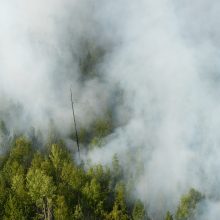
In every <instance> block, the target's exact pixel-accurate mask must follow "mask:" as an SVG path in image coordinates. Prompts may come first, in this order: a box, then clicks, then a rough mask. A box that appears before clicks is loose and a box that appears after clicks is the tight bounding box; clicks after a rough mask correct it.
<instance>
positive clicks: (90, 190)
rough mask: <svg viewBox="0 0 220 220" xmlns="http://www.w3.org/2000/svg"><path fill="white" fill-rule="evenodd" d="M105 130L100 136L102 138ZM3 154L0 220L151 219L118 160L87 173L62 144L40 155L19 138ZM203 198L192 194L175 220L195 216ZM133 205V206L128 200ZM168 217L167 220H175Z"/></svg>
mask: <svg viewBox="0 0 220 220" xmlns="http://www.w3.org/2000/svg"><path fill="white" fill-rule="evenodd" d="M101 127H102V126H100V127H99V128H100V131H98V130H99V129H97V133H99V134H100V136H102V135H106V133H105V132H104V133H102V129H101ZM8 149H9V151H8V152H7V153H5V154H3V155H2V158H1V166H0V219H5V220H6V219H7V220H14V219H18V220H19V219H21V220H26V219H35V220H37V219H39V220H42V219H44V220H52V219H54V220H72V219H73V220H74V219H75V220H83V219H86V220H87V219H89V220H90V219H91V220H93V219H94V220H95V219H106V220H128V219H132V220H147V219H149V217H148V215H147V210H146V209H145V207H144V204H143V203H142V202H141V201H139V200H137V201H136V202H133V200H132V199H131V197H130V193H131V192H128V191H131V190H132V187H129V188H128V186H130V185H129V184H128V183H126V184H125V182H124V179H123V171H122V168H121V166H120V161H119V158H118V157H117V155H114V157H113V160H112V168H111V169H110V168H108V167H106V166H102V165H100V164H97V165H93V166H90V167H89V168H87V169H85V168H84V165H82V164H81V165H77V164H76V163H75V161H74V160H73V158H74V156H73V155H72V154H71V152H70V151H69V150H68V149H67V148H66V147H65V145H64V144H63V143H62V141H59V142H56V143H51V144H48V145H47V150H46V151H44V152H41V151H40V150H39V148H38V151H37V150H36V146H34V145H33V143H32V142H31V141H30V140H28V139H27V138H25V137H17V138H15V139H14V141H13V143H12V145H10V146H8ZM202 199H203V196H202V195H201V193H199V192H198V191H196V190H194V189H191V190H190V191H189V193H188V194H187V195H184V196H183V197H182V199H181V202H180V204H179V206H178V209H177V212H176V219H177V220H186V219H190V218H192V217H193V216H194V211H195V209H196V206H197V204H198V202H200V201H201V200H202ZM128 200H129V201H128ZM172 219H173V217H172V215H171V214H170V213H169V212H167V214H166V216H165V220H172Z"/></svg>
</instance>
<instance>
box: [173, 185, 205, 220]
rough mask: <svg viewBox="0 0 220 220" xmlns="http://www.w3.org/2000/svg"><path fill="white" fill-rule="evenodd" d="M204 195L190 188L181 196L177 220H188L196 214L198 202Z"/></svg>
mask: <svg viewBox="0 0 220 220" xmlns="http://www.w3.org/2000/svg"><path fill="white" fill-rule="evenodd" d="M203 198H204V196H203V195H202V194H201V193H200V192H198V191H197V190H195V189H190V191H189V193H188V194H186V195H184V196H183V197H182V198H181V201H180V204H179V206H178V209H177V212H176V219H177V220H187V219H190V218H192V217H193V216H194V214H195V209H196V206H197V204H198V203H199V202H200V201H201V200H202V199H203Z"/></svg>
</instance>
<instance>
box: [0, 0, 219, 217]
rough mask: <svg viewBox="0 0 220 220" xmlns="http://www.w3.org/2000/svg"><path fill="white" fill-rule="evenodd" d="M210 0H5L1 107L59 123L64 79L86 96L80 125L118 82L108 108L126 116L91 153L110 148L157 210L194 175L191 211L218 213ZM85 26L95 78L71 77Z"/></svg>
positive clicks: (215, 38) (215, 12) (98, 155)
mask: <svg viewBox="0 0 220 220" xmlns="http://www.w3.org/2000/svg"><path fill="white" fill-rule="evenodd" d="M219 4H220V3H218V1H212V2H210V1H208V0H202V1H201V0H200V1H198V0H196V1H193V2H192V1H188V0H187V1H183V0H181V1H178V2H177V1H172V0H157V1H155V0H139V1H134V0H131V1H125V0H117V1H114V0H113V1H95V0H92V1H86V0H82V1H81V0H80V1H79V0H78V1H77V0H75V1H70V0H62V1H61V0H56V1H52V0H46V1H45V0H44V1H43V0H38V1H36V2H30V1H28V0H10V1H6V0H2V1H1V7H0V24H1V29H0V46H1V50H0V111H1V112H2V115H3V117H4V118H6V119H7V121H8V123H9V124H10V125H11V127H15V128H17V129H19V130H23V131H25V130H26V129H28V127H29V126H35V127H38V128H40V129H46V127H47V124H48V123H49V121H50V119H53V120H54V122H55V123H56V124H57V125H59V127H60V130H61V131H62V132H63V133H67V132H68V131H69V129H70V126H71V118H70V117H71V108H70V103H69V102H70V100H69V87H70V85H71V86H72V88H73V93H74V96H75V97H76V99H77V100H79V102H81V103H87V104H86V105H85V106H83V107H80V108H78V109H77V117H78V118H79V121H80V122H81V123H82V124H84V125H89V124H90V123H91V121H92V120H93V119H94V117H97V116H100V115H101V114H102V112H104V111H105V106H108V103H109V101H111V102H113V103H114V99H113V100H111V91H112V90H113V88H114V86H115V85H117V86H119V87H120V89H121V90H122V91H123V104H121V105H118V106H115V107H116V109H117V111H116V116H115V117H116V118H117V119H118V121H119V124H120V123H121V124H123V125H122V126H119V127H118V128H117V130H116V131H115V132H114V133H113V134H111V135H110V136H109V137H107V138H106V141H105V143H106V144H105V146H103V147H102V148H101V149H95V150H94V151H93V152H91V153H90V155H89V157H90V158H92V161H93V162H94V163H95V162H102V163H110V161H111V158H112V156H113V155H114V154H115V153H117V154H118V156H119V158H120V161H122V164H123V166H124V169H125V171H126V172H125V173H126V175H127V177H133V179H134V181H135V186H136V188H135V191H134V193H133V194H134V196H136V197H139V198H141V199H142V200H143V201H144V202H145V203H146V204H147V207H148V209H149V212H150V214H151V215H153V216H157V219H159V218H160V217H161V216H158V215H157V214H158V213H162V214H163V213H165V211H166V210H168V209H169V210H171V211H174V210H175V209H176V206H177V204H178V201H179V199H180V197H181V195H182V194H183V193H185V192H187V191H188V190H189V188H191V187H195V188H196V189H198V190H200V191H201V192H202V193H204V194H205V195H206V196H207V198H208V199H207V201H206V203H205V209H204V210H206V213H205V214H204V216H202V217H201V216H200V217H198V219H207V218H209V219H213V220H215V219H217V216H219V214H220V207H219V199H220V194H219V190H218V186H219V183H220V178H219V177H218V175H217V173H218V171H219V168H220V162H219V157H220V150H219V144H220V138H219V128H220V118H219V113H220V102H219V94H220V90H219V88H220V87H219V82H220V81H219V79H220V75H219V70H220V67H219V62H218V60H219V58H220V54H219V49H220V41H219V35H220V32H219V30H218V26H219V24H218V23H219V14H220V13H219V10H220V5H219ZM87 38H88V39H89V41H92V42H95V43H96V44H97V45H98V46H100V47H104V48H105V49H106V51H107V53H106V54H105V56H104V59H103V60H102V62H100V63H99V65H98V67H97V68H98V71H100V72H101V73H102V76H103V78H104V80H99V79H97V78H96V79H91V80H89V81H87V82H85V83H82V82H81V80H80V73H79V72H80V70H79V68H80V67H79V60H80V58H81V57H82V56H84V54H83V50H82V47H81V42H82V41H84V42H86V41H87V40H88V39H87ZM80 51H81V52H80ZM115 99H116V98H115ZM88 100H89V101H88ZM12 107H13V109H17V110H16V112H14V111H12V110H11V108H12ZM5 112H7V114H6V113H5ZM17 112H22V113H17Z"/></svg>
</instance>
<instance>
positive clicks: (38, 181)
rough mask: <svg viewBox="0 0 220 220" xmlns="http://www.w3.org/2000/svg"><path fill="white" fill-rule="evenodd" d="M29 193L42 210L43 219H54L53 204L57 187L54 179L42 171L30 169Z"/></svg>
mask: <svg viewBox="0 0 220 220" xmlns="http://www.w3.org/2000/svg"><path fill="white" fill-rule="evenodd" d="M27 188H28V193H29V195H30V196H31V198H32V200H33V201H34V202H35V204H36V206H37V207H39V208H40V209H41V210H42V213H41V214H43V217H44V219H45V220H46V219H47V220H49V219H51V218H52V213H51V212H52V204H53V199H54V194H55V191H56V186H55V185H54V183H53V180H52V177H50V176H48V175H46V174H45V173H44V171H42V170H40V169H33V168H32V169H30V170H29V171H28V173H27Z"/></svg>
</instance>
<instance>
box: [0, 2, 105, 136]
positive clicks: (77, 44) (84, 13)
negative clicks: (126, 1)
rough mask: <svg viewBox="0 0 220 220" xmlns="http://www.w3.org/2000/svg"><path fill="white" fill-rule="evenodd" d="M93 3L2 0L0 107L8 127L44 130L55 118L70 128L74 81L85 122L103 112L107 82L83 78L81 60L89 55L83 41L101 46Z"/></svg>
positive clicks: (59, 124)
mask: <svg viewBox="0 0 220 220" xmlns="http://www.w3.org/2000/svg"><path fill="white" fill-rule="evenodd" d="M93 8H94V6H93V3H89V2H87V1H80V2H79V1H68V0H64V1H63V0H62V1H61V0H56V1H51V0H46V1H37V2H30V1H27V0H22V1H20V0H19V1H18V0H11V1H6V0H2V1H1V9H0V25H1V29H0V36H1V37H0V46H1V51H0V60H1V61H0V95H1V96H0V105H1V107H0V111H1V115H3V119H4V120H5V121H6V122H7V124H9V125H8V126H9V127H11V128H13V129H15V130H17V131H26V130H27V129H29V127H32V126H33V127H35V128H38V129H41V130H43V131H46V130H47V128H48V124H49V122H50V121H51V120H53V121H54V123H55V124H56V126H57V127H60V131H61V132H62V133H63V134H66V133H68V131H69V129H70V126H71V120H70V117H71V107H70V106H71V105H70V86H71V87H72V90H73V96H74V101H75V102H76V104H75V105H76V106H75V107H76V111H77V117H78V118H79V121H80V122H81V124H82V125H88V124H90V123H91V122H92V120H94V118H95V117H97V116H100V114H102V112H103V111H105V106H106V105H107V104H106V103H107V102H108V101H107V100H108V94H109V92H108V87H107V86H106V85H105V83H102V82H101V80H99V79H97V78H91V80H87V81H86V82H82V80H80V77H81V75H80V74H81V73H80V65H79V63H80V60H81V59H84V57H85V56H86V55H87V51H86V48H85V46H84V44H86V42H87V41H90V42H91V45H92V46H93V47H99V46H100V45H101V42H96V45H95V46H94V45H93V44H94V43H93V41H94V39H95V38H96V37H97V34H98V33H97V32H98V29H97V27H96V25H95V23H94V19H93ZM97 69H98V67H97ZM97 71H98V70H97ZM101 94H102V95H101ZM85 106H86V108H85ZM84 109H87V110H84ZM6 113H8V114H7V115H6ZM6 116H8V117H6Z"/></svg>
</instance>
